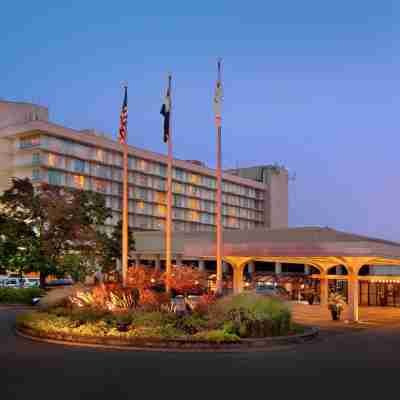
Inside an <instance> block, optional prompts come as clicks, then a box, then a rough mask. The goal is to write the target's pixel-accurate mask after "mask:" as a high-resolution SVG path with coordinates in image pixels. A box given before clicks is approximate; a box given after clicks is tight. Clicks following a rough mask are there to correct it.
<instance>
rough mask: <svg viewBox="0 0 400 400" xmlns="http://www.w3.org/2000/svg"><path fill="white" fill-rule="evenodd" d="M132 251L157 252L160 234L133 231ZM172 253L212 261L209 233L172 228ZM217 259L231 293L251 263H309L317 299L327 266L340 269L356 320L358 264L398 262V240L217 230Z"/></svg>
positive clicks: (320, 232) (323, 231)
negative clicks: (315, 275)
mask: <svg viewBox="0 0 400 400" xmlns="http://www.w3.org/2000/svg"><path fill="white" fill-rule="evenodd" d="M135 239H136V250H137V252H141V253H148V254H150V253H158V254H162V253H163V252H164V251H165V250H164V249H165V247H164V239H165V234H164V233H163V232H141V233H137V234H135ZM172 240H173V252H175V253H176V254H178V253H179V254H181V255H183V257H184V258H187V259H193V258H198V259H215V254H216V238H215V233H214V232H190V233H184V232H176V233H174V235H173V239H172ZM223 258H224V260H225V261H227V262H228V263H229V264H231V266H232V269H233V285H234V291H235V292H240V291H241V290H242V285H243V270H244V268H245V266H246V265H247V264H248V263H249V262H251V261H266V262H281V263H296V264H307V265H312V266H314V267H316V268H317V269H319V271H320V276H319V279H320V283H321V302H322V303H326V302H327V300H328V279H329V277H330V276H329V275H328V270H329V269H330V268H331V267H333V266H335V265H343V266H345V267H346V269H347V272H348V275H347V276H346V280H347V281H348V289H349V313H350V314H349V319H352V320H358V298H359V288H358V273H359V271H360V269H361V267H362V266H363V265H368V264H369V265H386V266H387V265H400V243H396V242H391V241H388V240H382V239H375V238H370V237H366V236H361V235H355V234H352V233H346V232H340V231H336V230H334V229H330V228H320V227H306V228H285V229H256V230H235V231H233V230H232V231H224V232H223Z"/></svg>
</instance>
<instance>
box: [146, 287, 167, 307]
mask: <svg viewBox="0 0 400 400" xmlns="http://www.w3.org/2000/svg"><path fill="white" fill-rule="evenodd" d="M170 301H171V298H170V296H169V295H168V294H167V293H165V292H164V293H159V292H155V291H154V290H150V289H143V290H141V291H140V306H141V307H142V308H143V309H145V310H148V311H161V310H163V309H167V308H168V306H169V304H170Z"/></svg>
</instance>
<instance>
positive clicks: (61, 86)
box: [0, 0, 400, 241]
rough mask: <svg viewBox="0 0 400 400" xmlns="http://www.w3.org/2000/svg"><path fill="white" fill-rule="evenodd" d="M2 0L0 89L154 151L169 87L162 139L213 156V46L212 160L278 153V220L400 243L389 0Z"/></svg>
mask: <svg viewBox="0 0 400 400" xmlns="http://www.w3.org/2000/svg"><path fill="white" fill-rule="evenodd" d="M55 3H56V2H54V1H48V0H42V1H41V0H38V1H36V2H28V1H25V2H23V3H22V4H21V2H6V4H4V5H2V13H1V23H0V48H1V54H2V57H1V62H0V76H1V77H2V79H1V86H0V97H1V98H4V99H7V100H17V101H33V102H37V103H40V104H43V105H47V106H48V107H49V108H50V114H51V119H52V120H53V121H55V122H57V123H60V124H64V125H67V126H69V127H72V128H78V129H83V128H96V129H98V130H100V131H105V132H108V133H111V134H113V136H114V137H115V136H116V131H117V129H118V115H119V110H120V106H121V101H122V91H121V82H123V81H124V80H126V81H128V82H129V142H130V144H132V145H135V146H138V147H144V148H149V149H152V150H154V151H158V152H165V150H166V149H165V146H164V145H163V143H162V132H161V117H160V115H159V109H160V105H161V102H162V96H163V92H164V87H165V81H166V74H167V73H168V72H169V71H171V72H172V74H173V79H174V82H173V85H174V88H173V90H174V92H173V96H174V117H173V118H174V121H173V135H174V151H175V155H176V157H178V158H182V159H200V160H202V161H205V162H206V163H207V164H208V165H210V166H214V164H215V156H214V154H215V135H214V127H213V114H212V95H213V89H214V82H215V60H216V58H217V57H218V56H221V57H223V60H224V67H223V79H224V95H225V100H224V112H223V125H224V126H223V165H224V167H225V168H229V167H235V166H237V165H238V166H243V167H244V166H250V165H254V164H269V163H274V162H277V163H279V164H283V165H285V166H286V167H287V168H288V169H289V171H290V173H291V175H294V174H296V179H295V180H292V181H291V182H290V198H289V202H290V210H289V220H290V225H292V226H300V225H323V226H332V227H334V228H337V229H343V230H349V231H353V232H358V233H363V234H369V235H375V236H380V237H384V238H389V239H394V240H398V241H400V224H399V222H400V218H399V212H398V204H399V200H398V199H399V194H400V189H399V188H400V174H399V163H400V159H399V156H398V153H399V147H400V135H399V127H400V123H399V118H398V115H399V112H398V110H399V106H400V81H399V74H400V56H399V54H400V44H399V43H400V27H399V24H398V21H399V19H400V4H399V2H395V1H386V0H380V1H368V0H364V1H361V0H352V1H345V0H337V1H335V2H323V1H314V0H309V1H307V0H303V1H301V2H300V1H297V0H292V1H285V0H281V1H279V2H278V1H276V2H267V1H248V2H236V1H233V0H231V1H218V0H214V1H211V0H203V1H201V2H189V1H187V2H184V1H170V2H165V1H153V2H139V1H119V2H99V1H97V2H94V1H89V0H87V1H65V2H59V3H60V4H62V5H55Z"/></svg>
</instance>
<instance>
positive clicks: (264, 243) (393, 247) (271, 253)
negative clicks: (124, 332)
mask: <svg viewBox="0 0 400 400" xmlns="http://www.w3.org/2000/svg"><path fill="white" fill-rule="evenodd" d="M136 235H138V237H137V239H138V240H137V251H138V252H146V251H150V252H156V251H158V252H163V251H164V235H165V234H164V233H163V232H143V233H137V234H135V237H136ZM223 238H224V243H223V255H224V258H225V259H226V260H227V261H228V262H229V261H230V260H233V259H236V260H237V259H238V258H243V259H251V260H260V261H272V262H274V261H280V262H287V263H299V264H310V265H315V266H323V267H329V266H333V265H339V264H342V265H349V264H354V263H355V262H356V263H357V264H360V265H362V264H375V265H400V243H396V242H391V241H388V240H383V239H376V238H371V237H367V236H362V235H357V234H352V233H348V232H341V231H337V230H335V229H331V228H328V227H326V228H321V227H303V228H284V229H255V230H229V231H224V232H223ZM173 247H174V250H173V251H174V252H176V253H181V254H183V256H184V257H186V258H191V257H193V258H197V257H198V258H206V259H207V258H210V259H215V254H216V238H215V232H191V233H183V232H179V233H178V232H177V233H174V236H173Z"/></svg>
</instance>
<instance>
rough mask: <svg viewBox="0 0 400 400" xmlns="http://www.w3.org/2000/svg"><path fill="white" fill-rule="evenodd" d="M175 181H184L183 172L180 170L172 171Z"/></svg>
mask: <svg viewBox="0 0 400 400" xmlns="http://www.w3.org/2000/svg"><path fill="white" fill-rule="evenodd" d="M172 175H173V176H174V177H175V178H176V179H179V180H180V181H183V180H184V171H183V170H182V169H178V168H177V169H174V173H173V174H172Z"/></svg>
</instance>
